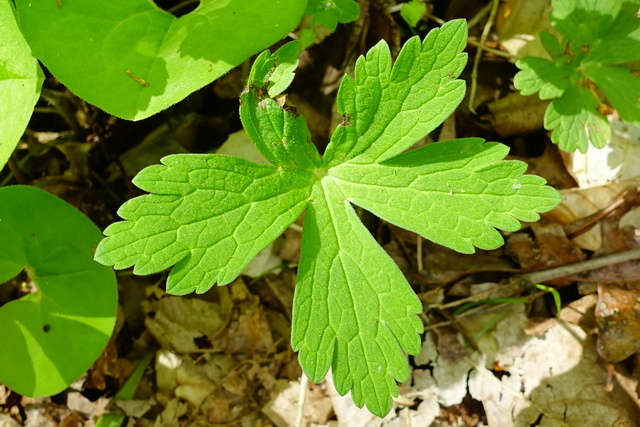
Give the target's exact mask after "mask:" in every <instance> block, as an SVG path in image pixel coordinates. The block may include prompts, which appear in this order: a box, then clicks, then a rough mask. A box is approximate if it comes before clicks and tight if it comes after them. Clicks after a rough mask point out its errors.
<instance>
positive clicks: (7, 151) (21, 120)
mask: <svg viewBox="0 0 640 427" xmlns="http://www.w3.org/2000/svg"><path fill="white" fill-rule="evenodd" d="M0 28H2V31H0V118H1V119H0V170H2V168H3V167H4V165H5V164H6V163H7V160H8V159H9V156H10V155H11V152H12V151H13V149H14V148H15V146H16V144H17V142H18V141H19V140H20V136H22V133H23V132H24V129H25V128H26V127H27V123H28V122H29V118H30V117H31V113H32V112H33V106H34V105H35V104H36V101H38V97H39V96H40V87H41V86H42V81H43V80H44V76H43V74H42V70H40V67H39V66H38V61H36V59H35V58H34V57H33V55H31V51H30V49H29V46H28V45H27V42H26V41H25V40H24V37H23V36H22V33H21V32H20V30H19V29H18V24H17V23H16V18H15V16H14V11H13V7H12V6H11V2H8V1H2V2H0Z"/></svg>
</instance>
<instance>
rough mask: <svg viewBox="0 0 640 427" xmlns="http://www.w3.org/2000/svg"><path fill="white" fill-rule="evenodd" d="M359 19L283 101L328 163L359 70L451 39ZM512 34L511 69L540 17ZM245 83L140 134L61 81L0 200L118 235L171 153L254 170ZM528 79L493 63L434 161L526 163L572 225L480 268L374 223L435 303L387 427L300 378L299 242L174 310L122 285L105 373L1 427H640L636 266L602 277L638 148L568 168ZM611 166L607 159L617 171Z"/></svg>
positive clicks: (144, 125)
mask: <svg viewBox="0 0 640 427" xmlns="http://www.w3.org/2000/svg"><path fill="white" fill-rule="evenodd" d="M359 3H360V5H361V10H362V11H363V13H362V14H361V17H360V19H359V20H358V21H356V22H355V23H352V24H349V25H342V26H340V27H339V28H338V30H337V31H336V32H335V33H333V34H331V35H329V36H328V37H327V38H326V39H325V40H324V41H323V42H322V43H320V44H317V45H315V46H313V47H311V48H310V49H308V50H307V51H305V52H304V53H303V55H302V57H301V60H300V67H299V70H298V71H297V73H296V78H295V80H294V82H293V84H292V86H291V88H290V90H289V91H288V102H289V103H291V104H292V105H295V107H296V108H297V110H298V112H300V113H301V114H302V115H304V116H305V117H306V118H307V121H308V123H309V128H310V132H311V134H312V137H313V140H314V141H315V142H316V143H317V145H318V147H319V149H320V150H322V149H323V148H324V146H326V144H327V143H328V140H329V136H330V134H331V131H332V130H333V129H334V128H335V126H336V125H337V123H339V121H340V120H341V117H339V116H338V115H337V114H336V113H335V105H334V100H335V96H336V90H337V88H338V85H339V83H340V79H341V76H342V75H343V74H344V73H350V72H352V70H353V64H354V61H355V59H356V58H357V56H359V55H361V54H363V53H364V52H366V50H367V49H368V48H369V47H371V46H373V45H374V44H375V43H376V42H377V41H378V40H380V39H384V40H386V41H387V42H388V43H389V45H390V47H391V50H392V52H393V53H394V54H397V52H398V51H399V49H400V47H401V46H402V43H403V42H404V41H405V40H406V39H407V38H408V37H410V36H411V35H412V34H413V33H414V32H416V33H417V34H419V35H424V34H426V32H427V31H428V29H429V28H433V26H435V25H436V24H435V23H434V22H433V21H430V20H427V19H425V20H424V21H423V23H422V24H420V26H418V29H417V31H415V30H412V29H410V28H409V27H408V26H407V25H406V23H404V22H403V21H402V20H401V18H400V17H399V14H398V13H397V10H398V8H397V7H395V6H394V2H393V1H391V2H384V1H380V0H363V1H360V2H359ZM441 3H442V4H438V5H437V6H436V7H435V9H434V8H432V9H430V10H429V13H430V14H433V15H436V16H439V17H440V18H442V19H444V20H449V19H453V18H458V17H463V18H467V19H471V18H473V17H474V16H476V15H477V14H478V13H481V12H482V11H483V10H486V2H482V1H465V2H462V1H455V0H452V1H449V2H441ZM511 3H512V2H505V4H511ZM525 3H526V2H525ZM530 3H532V4H533V3H540V4H541V6H540V7H541V8H542V9H541V12H540V16H543V15H544V14H545V13H546V12H545V10H547V9H544V8H545V7H548V2H530ZM545 4H547V6H545ZM503 7H514V6H513V5H511V6H503ZM484 16H485V17H484V18H482V19H480V20H479V23H478V24H477V25H476V26H475V27H473V28H471V29H470V38H471V39H472V40H475V41H477V40H479V38H480V33H481V32H482V29H483V25H484V22H485V21H486V14H485V15H484ZM505 16H507V14H506V13H505V11H504V10H501V12H499V18H498V19H497V21H496V22H495V23H494V25H493V29H492V33H491V36H490V37H489V39H488V41H487V44H488V45H490V46H491V47H494V48H495V49H502V51H503V52H505V53H513V52H512V51H511V50H510V49H515V48H513V47H509V46H512V45H511V44H510V41H512V40H513V39H514V37H513V33H514V30H513V28H518V27H522V26H525V24H523V23H522V22H521V21H518V20H526V19H528V18H527V16H529V15H525V12H523V11H519V9H518V8H517V6H515V9H514V10H511V11H510V13H509V14H508V16H509V17H508V18H505ZM529 24H531V23H530V22H529V23H527V25H526V29H527V31H529V32H531V34H532V35H533V36H535V34H536V33H537V31H539V30H542V29H545V28H546V27H545V25H546V26H547V27H548V21H547V22H546V24H545V22H544V19H541V22H538V23H536V24H535V25H537V27H536V26H533V27H532V25H533V24H531V25H529ZM467 52H468V54H469V63H468V66H467V68H466V69H465V71H464V72H463V74H462V78H464V79H465V80H466V81H467V84H468V86H469V85H470V84H471V80H472V77H471V75H472V67H473V64H474V58H475V55H476V49H475V48H474V46H473V45H471V44H469V45H468V48H467ZM246 72H247V67H242V66H241V67H238V68H236V69H234V70H233V71H231V72H230V73H229V74H227V75H226V76H224V77H223V78H221V79H219V80H218V81H216V82H214V83H213V84H211V85H209V86H207V87H205V88H203V89H201V90H199V91H198V92H196V93H194V94H192V95H191V96H189V97H188V98H187V99H185V100H184V101H182V102H180V103H179V104H177V105H175V106H173V107H171V108H169V109H168V110H166V111H164V112H162V113H160V114H158V115H156V116H153V117H151V118H149V119H146V120H143V121H140V122H129V121H125V120H121V119H118V118H115V117H113V116H109V115H107V114H106V113H104V112H102V111H100V110H98V109H96V108H95V107H93V106H91V105H89V104H86V103H84V102H83V101H81V100H79V99H78V98H76V97H75V96H74V95H72V94H71V93H70V92H69V91H68V90H67V89H65V88H64V87H63V86H62V85H60V84H59V83H58V82H57V81H56V80H55V79H54V78H53V77H52V76H51V75H49V76H48V77H47V79H46V81H45V86H44V87H45V89H44V92H43V93H44V95H45V96H43V98H47V99H49V102H47V101H44V100H41V102H40V103H39V104H38V109H37V110H36V113H35V114H34V117H33V119H32V120H31V123H30V124H29V127H28V130H27V133H26V134H25V137H24V139H23V142H22V143H21V144H20V146H19V147H18V150H17V152H16V154H15V155H14V158H13V160H12V161H13V166H12V167H11V168H6V169H5V170H4V171H3V172H2V174H0V185H12V184H26V185H34V186H38V187H41V188H44V189H45V190H47V191H49V192H51V193H53V194H56V195H58V196H59V197H61V198H63V199H64V200H66V201H67V202H69V203H71V204H72V205H73V206H75V207H77V208H78V209H80V210H81V211H83V212H84V213H85V214H87V215H88V216H89V217H90V218H91V219H92V220H93V221H94V222H95V223H96V224H97V225H98V226H99V227H101V228H104V227H106V226H107V225H109V224H111V223H112V222H114V221H116V220H117V219H118V217H117V214H116V211H117V208H118V207H119V206H120V205H121V204H122V203H123V202H124V201H126V200H128V199H130V198H132V197H134V196H137V195H139V194H141V191H140V190H138V189H137V188H136V187H135V186H134V185H133V184H132V183H131V179H132V177H133V176H135V174H136V173H137V172H138V171H140V170H141V169H142V168H144V167H146V166H148V165H151V164H155V163H158V161H159V159H160V158H161V157H163V156H165V155H167V154H173V153H187V152H192V153H203V152H219V153H226V154H233V155H237V156H244V157H249V158H252V156H254V155H255V153H254V150H253V148H252V145H251V143H250V142H249V141H248V139H247V137H246V134H245V133H244V131H242V130H241V129H242V127H241V124H240V120H239V116H238V106H239V104H238V95H239V94H240V92H241V91H242V89H243V84H244V83H243V82H244V81H245V79H246ZM516 72H517V68H516V67H515V65H514V64H513V61H510V60H509V59H507V58H504V57H503V56H499V55H496V54H493V53H491V52H484V53H483V54H482V55H481V56H480V58H479V63H478V75H477V78H476V79H475V80H476V83H477V91H476V94H475V98H474V99H473V100H471V102H472V104H473V107H474V108H473V109H474V110H475V112H472V111H471V110H470V108H469V105H470V99H469V95H467V97H466V98H465V100H464V101H463V102H462V104H461V105H460V107H459V108H458V109H457V110H456V112H455V114H453V115H451V117H449V119H447V121H446V122H445V123H444V125H442V126H441V127H439V128H438V129H437V130H436V131H434V132H433V133H432V134H430V135H427V136H426V137H425V138H424V140H423V141H421V144H427V143H430V142H433V141H443V140H449V139H454V138H462V137H470V136H474V137H482V138H484V139H486V140H490V141H499V142H502V143H504V144H507V145H508V146H509V147H510V149H511V151H510V155H509V157H508V158H509V159H516V160H521V161H524V162H526V163H527V165H528V172H527V173H531V174H536V175H539V176H542V177H544V178H545V179H547V181H548V183H549V184H550V185H551V186H553V187H554V188H556V189H557V190H559V191H561V193H562V195H563V198H564V200H563V202H562V203H561V205H560V206H559V207H558V208H556V209H555V210H553V211H552V212H549V213H547V214H544V215H543V217H542V220H541V221H540V222H537V223H535V224H523V228H522V229H521V230H520V231H518V232H513V233H508V232H504V233H503V235H504V238H505V242H506V244H505V245H504V246H503V247H501V248H500V249H496V250H493V251H482V250H478V251H477V252H476V253H475V254H472V255H462V254H458V253H456V252H454V251H452V250H450V249H447V248H444V247H442V246H439V245H437V244H434V243H431V242H429V241H425V240H423V239H421V238H420V237H419V236H416V235H415V234H413V233H410V232H408V231H406V230H403V229H400V228H398V227H395V226H393V225H391V224H388V223H386V222H384V221H382V220H379V219H378V218H376V217H374V216H373V215H371V214H369V213H368V212H362V219H363V222H364V223H365V225H366V226H367V228H368V229H369V230H370V231H371V232H372V234H373V235H374V237H375V238H376V239H377V241H378V242H379V243H380V244H381V245H382V246H383V247H384V249H385V250H386V252H387V253H388V254H389V255H390V256H391V257H392V258H393V260H394V261H395V262H396V263H397V264H398V266H399V267H400V269H401V270H402V271H403V272H404V274H405V276H406V277H407V279H408V280H409V282H410V284H411V285H412V286H413V288H414V290H415V291H416V293H417V294H418V296H419V298H420V300H421V301H422V303H423V305H424V314H422V319H423V321H424V325H425V331H426V333H425V335H424V342H423V347H422V352H421V353H420V354H419V355H417V356H410V357H408V360H409V363H410V369H411V374H410V379H409V381H407V382H406V383H404V384H401V385H400V395H399V397H398V398H397V399H395V402H394V406H393V409H392V411H391V412H390V413H389V415H388V416H387V417H385V418H384V419H380V418H377V417H375V416H372V415H371V414H370V413H369V412H368V411H367V410H366V409H359V408H357V407H356V406H355V405H354V404H353V402H352V401H351V399H350V397H349V396H346V397H342V396H339V395H338V394H337V392H336V391H335V388H334V387H333V384H332V380H331V376H330V375H329V376H327V378H326V379H325V380H324V381H322V382H321V383H319V384H312V383H309V382H307V381H305V380H304V378H302V377H301V375H302V371H301V369H300V367H299V365H298V361H297V356H296V353H294V352H293V351H292V349H291V345H290V332H291V311H292V301H293V292H294V287H295V274H296V265H297V262H298V257H299V252H300V251H299V249H300V237H301V235H300V227H299V226H295V225H296V224H294V226H292V227H290V228H289V229H288V230H286V232H285V233H284V235H283V236H282V237H281V238H279V239H278V240H277V241H276V242H275V243H274V244H273V245H271V246H269V247H268V248H267V249H265V251H263V252H262V253H261V254H260V255H259V256H258V257H257V258H256V260H254V261H253V262H252V263H251V264H250V266H249V267H248V268H247V269H246V270H245V271H244V273H243V275H242V276H241V277H239V278H238V279H237V280H235V281H234V282H233V283H231V284H229V285H228V286H225V287H214V288H213V289H212V290H211V291H209V292H207V293H205V294H202V295H195V294H194V295H189V296H186V297H177V296H171V295H168V294H166V293H165V292H164V283H165V279H166V274H156V275H151V276H136V275H133V274H132V273H131V272H130V271H127V270H125V271H119V272H118V273H117V277H118V286H119V301H120V305H119V315H118V321H117V325H116V330H115V333H114V334H113V337H112V339H111V341H110V342H109V344H108V346H107V348H106V349H105V351H104V353H103V354H102V356H101V357H100V359H99V360H98V361H97V362H96V363H95V364H94V365H93V367H92V368H91V369H90V370H89V371H88V372H87V373H86V374H85V375H83V376H82V377H81V378H80V379H79V380H78V381H77V382H75V383H74V384H72V386H71V387H69V388H68V389H67V390H66V391H64V392H62V393H60V394H58V395H56V396H52V397H50V398H39V399H32V398H27V397H22V396H19V395H16V394H15V393H11V392H10V391H9V390H8V389H6V388H4V387H2V386H0V427H13V426H18V425H27V426H39V427H40V426H43V427H48V426H64V427H72V426H93V425H95V422H96V420H97V419H98V418H99V417H100V415H101V414H103V413H104V412H105V411H106V412H116V413H120V414H124V415H126V420H125V424H124V425H126V426H136V427H151V426H154V427H161V426H208V425H242V426H272V425H275V426H278V427H283V426H290V425H296V423H298V425H316V426H323V425H343V426H350V427H353V426H378V425H384V426H429V425H433V426H469V427H473V426H482V425H495V426H511V425H517V426H520V425H521V426H536V425H540V426H542V425H545V426H551V425H553V426H560V425H567V426H577V425H579V426H614V425H616V426H625V425H628V426H631V425H640V411H639V408H638V391H637V384H638V364H637V359H636V357H637V356H636V350H637V349H638V347H639V346H640V320H639V319H640V295H639V291H640V287H639V283H640V282H639V280H640V263H638V262H637V261H635V260H633V259H631V260H623V262H622V263H620V262H618V261H619V260H612V261H610V263H609V264H608V265H604V266H595V265H593V264H591V263H592V262H593V260H595V259H598V258H603V257H606V256H609V255H612V254H619V253H627V252H628V251H632V250H634V249H637V248H638V247H639V245H640V234H639V233H640V231H639V229H640V208H639V206H640V201H639V200H640V199H639V198H638V186H639V185H640V179H639V178H638V176H640V171H637V170H636V169H635V168H637V165H635V164H634V159H635V163H636V164H638V161H637V159H638V157H637V155H638V154H640V153H636V151H637V150H638V148H636V147H635V146H632V147H631V148H629V146H628V145H629V144H628V145H627V146H624V147H626V148H624V150H626V151H623V152H624V153H625V154H624V155H622V156H621V157H622V160H620V161H619V164H616V165H614V166H615V167H613V166H612V165H611V162H608V164H607V162H602V161H601V160H602V158H603V155H602V153H601V152H598V151H597V150H595V151H591V150H590V151H588V152H587V153H586V154H585V155H582V154H574V155H567V154H566V153H562V152H560V150H558V148H557V146H556V145H554V144H552V143H551V141H550V140H549V138H548V134H547V132H546V131H545V130H544V128H543V115H544V111H545V108H546V106H547V104H548V103H547V102H545V101H540V100H539V99H538V98H537V96H533V97H527V98H525V97H522V96H520V95H519V94H518V93H517V91H515V89H514V87H513V83H512V81H513V76H514V74H515V73H516ZM613 126H614V131H615V134H616V138H618V140H619V141H622V142H620V143H621V144H623V145H624V144H625V141H627V142H629V141H632V142H638V140H639V139H640V138H639V135H640V134H639V133H638V132H637V129H629V128H627V127H625V125H623V124H621V123H614V124H613ZM634 132H635V133H634ZM616 149H618V150H620V148H615V147H614V148H611V150H610V151H607V155H608V156H609V159H612V158H615V156H616V155H617V154H616V151H615V150H616ZM631 150H635V151H631ZM605 157H606V156H605ZM619 157H620V156H619ZM599 159H600V161H599ZM621 169H622V170H623V171H624V175H622V176H621V175H620V174H619V173H618V172H619V171H620V170H621ZM300 224H301V220H299V221H298V224H297V225H300ZM561 266H569V267H570V268H567V269H566V270H560V271H555V270H554V272H552V273H551V274H550V275H549V276H548V277H545V278H540V276H535V275H533V276H531V275H529V274H531V273H534V272H548V271H550V270H552V269H555V268H558V267H561ZM576 266H578V268H577V269H576V268H574V267H576ZM596 267H597V268H596ZM538 283H543V284H544V286H538V287H536V286H534V285H537V284H538ZM18 294H19V285H18V284H15V286H14V287H10V286H5V285H3V288H2V293H0V305H1V304H3V303H6V302H8V301H9V300H11V299H13V298H15V297H16V296H17V295H18ZM610 313H613V314H610ZM145 356H148V357H147V359H146V360H147V361H148V362H149V363H148V365H147V364H145V365H143V366H142V368H141V369H144V375H143V376H142V379H141V380H140V381H139V383H138V384H137V387H136V392H135V395H134V398H133V399H130V400H120V399H117V398H115V397H114V396H116V394H117V392H118V391H119V390H120V388H121V387H122V386H123V384H124V383H125V382H126V380H127V379H128V378H129V377H130V375H131V374H132V372H133V371H134V369H135V367H136V366H138V365H139V364H140V363H142V361H143V359H144V358H145Z"/></svg>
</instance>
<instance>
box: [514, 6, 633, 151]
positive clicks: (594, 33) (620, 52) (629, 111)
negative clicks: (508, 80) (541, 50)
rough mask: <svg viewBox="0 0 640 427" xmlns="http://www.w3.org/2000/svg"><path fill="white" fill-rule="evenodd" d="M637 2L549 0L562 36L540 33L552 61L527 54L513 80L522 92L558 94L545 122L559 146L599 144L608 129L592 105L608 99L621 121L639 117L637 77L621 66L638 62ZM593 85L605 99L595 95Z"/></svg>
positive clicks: (572, 147)
mask: <svg viewBox="0 0 640 427" xmlns="http://www.w3.org/2000/svg"><path fill="white" fill-rule="evenodd" d="M639 7H640V2H638V1H637V0H627V1H620V0H605V1H599V2H594V1H591V0H572V1H569V0H554V1H553V12H552V14H551V22H552V24H553V25H554V27H555V28H556V29H557V30H558V31H559V32H560V33H561V34H562V35H563V36H564V38H563V40H562V42H558V40H557V39H555V38H554V37H553V36H551V35H550V34H548V33H542V34H540V37H541V40H542V41H543V44H544V46H545V48H546V49H547V51H548V52H549V54H550V55H551V56H552V58H553V61H547V60H545V59H542V58H532V57H528V58H523V59H521V60H519V61H518V62H517V63H516V65H517V66H518V67H519V68H520V69H521V71H520V72H519V73H518V74H516V76H515V78H514V84H515V86H516V88H517V89H518V90H520V91H521V92H522V94H523V95H530V94H533V93H535V92H538V91H539V92H540V98H541V99H554V98H558V99H557V100H556V101H554V102H552V103H551V104H550V106H549V108H548V110H547V113H546V116H545V127H546V128H547V129H549V130H551V131H552V133H551V138H552V140H553V142H555V143H557V144H559V145H560V147H561V148H562V149H563V150H567V151H574V150H576V149H579V150H580V151H583V152H584V151H586V149H587V147H588V144H589V143H591V144H592V145H594V146H596V147H602V146H604V144H605V142H606V139H607V138H608V135H609V134H610V132H611V131H610V128H609V125H608V123H607V119H606V117H605V116H604V115H603V114H602V113H600V112H599V111H598V109H597V106H598V105H601V104H605V103H606V102H609V103H610V104H611V105H613V107H614V108H615V109H616V110H617V111H618V113H619V115H620V117H621V118H622V119H623V120H626V121H640V103H639V102H638V100H639V99H640V79H639V78H638V76H637V75H635V74H633V73H632V71H631V70H630V69H629V67H628V65H626V64H627V63H634V62H637V61H640V19H638V17H637V12H638V8H639ZM593 84H595V85H597V87H598V88H599V89H600V90H601V91H602V93H603V94H604V95H605V96H606V99H599V98H598V96H599V95H598V92H597V91H595V90H593ZM569 88H570V89H569ZM588 92H591V93H588ZM573 96H575V97H576V98H575V99H574V98H572V97H573ZM565 113H567V114H568V115H567V116H563V114H565Z"/></svg>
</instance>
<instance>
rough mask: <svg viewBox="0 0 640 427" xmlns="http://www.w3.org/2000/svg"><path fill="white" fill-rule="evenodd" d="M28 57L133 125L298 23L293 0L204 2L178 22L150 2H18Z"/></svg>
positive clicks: (298, 4)
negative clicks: (32, 57) (35, 59)
mask: <svg viewBox="0 0 640 427" xmlns="http://www.w3.org/2000/svg"><path fill="white" fill-rule="evenodd" d="M16 4H17V10H18V16H19V21H20V26H21V29H22V31H23V32H24V34H25V37H26V39H27V41H28V42H29V44H30V45H31V47H32V48H33V50H34V52H35V55H36V56H37V57H38V59H40V60H41V61H42V62H43V63H44V64H45V65H46V66H47V68H49V69H50V70H51V72H52V73H53V74H54V75H55V76H56V78H58V79H59V80H60V81H61V82H62V83H64V84H65V85H66V86H67V87H68V88H69V89H70V90H72V91H73V92H74V93H76V94H77V95H79V96H80V97H82V98H83V99H85V100H87V101H88V102H91V103H92V104H95V105H97V106H98V107H100V108H102V109H103V110H105V111H107V112H108V113H110V114H113V115H116V116H119V117H123V118H126V119H132V120H139V119H143V118H145V117H148V116H150V115H152V114H155V113H157V112H158V111H161V110H163V109H165V108H167V107H169V106H170V105H172V104H174V103H176V102H178V101H180V100H182V99H183V98H184V97H185V96H187V95H189V94H190V93H192V92H194V91H195V90H197V89H199V88H201V87H203V86H204V85H206V84H208V83H211V82H212V81H213V80H215V79H217V78H218V77H220V76H221V75H223V74H224V73H226V72H228V71H229V70H230V69H232V68H233V67H235V66H236V65H238V64H240V63H241V62H242V61H244V60H245V59H247V58H248V57H249V56H250V55H252V54H254V53H256V52H258V51H259V50H261V49H264V48H265V47H267V46H269V45H271V44H273V43H275V42H276V41H278V40H279V39H281V38H282V37H284V36H285V35H287V34H288V33H289V32H290V31H291V30H293V29H294V28H295V27H296V25H297V24H298V23H299V22H300V19H301V18H302V14H303V12H304V10H305V6H306V3H305V2H304V1H298V0H279V1H272V0H252V1H245V0H227V1H217V0H203V1H201V2H200V5H199V6H198V7H197V8H196V10H194V11H193V12H191V13H188V14H186V15H184V16H182V17H180V18H176V17H174V16H172V15H171V14H169V13H167V12H165V11H163V10H161V9H160V8H158V7H157V6H156V5H155V4H154V3H153V2H151V1H149V0H59V1H58V2H56V1H51V2H49V1H35V2H34V1H31V0H17V1H16Z"/></svg>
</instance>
